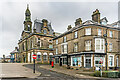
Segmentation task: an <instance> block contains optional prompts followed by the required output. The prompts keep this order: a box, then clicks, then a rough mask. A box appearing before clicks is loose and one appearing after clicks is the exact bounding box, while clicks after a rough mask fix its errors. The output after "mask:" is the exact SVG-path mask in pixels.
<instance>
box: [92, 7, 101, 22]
mask: <svg viewBox="0 0 120 80" xmlns="http://www.w3.org/2000/svg"><path fill="white" fill-rule="evenodd" d="M92 20H93V21H95V22H98V23H100V13H99V10H98V9H96V10H95V11H94V12H93V14H92Z"/></svg>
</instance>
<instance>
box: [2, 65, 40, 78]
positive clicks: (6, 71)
mask: <svg viewBox="0 0 120 80" xmlns="http://www.w3.org/2000/svg"><path fill="white" fill-rule="evenodd" d="M25 64H26V63H0V65H1V66H2V67H1V68H0V71H1V75H0V78H36V77H37V76H40V75H41V73H40V72H38V71H36V73H33V70H32V69H30V68H27V67H24V66H23V65H25Z"/></svg>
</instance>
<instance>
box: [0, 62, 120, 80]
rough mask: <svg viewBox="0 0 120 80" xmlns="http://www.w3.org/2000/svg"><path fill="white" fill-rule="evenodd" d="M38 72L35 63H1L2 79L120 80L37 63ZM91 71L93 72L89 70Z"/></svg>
mask: <svg viewBox="0 0 120 80" xmlns="http://www.w3.org/2000/svg"><path fill="white" fill-rule="evenodd" d="M35 68H36V73H33V64H27V63H1V65H0V70H1V71H0V72H1V78H2V80H120V79H119V78H115V79H114V78H111V79H110V78H101V77H92V76H89V75H83V74H80V72H82V73H86V72H83V71H82V70H74V69H66V68H65V67H60V66H55V67H54V68H51V66H50V65H41V64H36V66H35ZM88 73H91V72H87V74H88Z"/></svg>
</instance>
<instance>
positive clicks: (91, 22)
mask: <svg viewBox="0 0 120 80" xmlns="http://www.w3.org/2000/svg"><path fill="white" fill-rule="evenodd" d="M104 19H105V17H104ZM106 20H107V19H106ZM118 23H120V21H117V22H116V23H112V24H107V25H106V26H105V25H102V24H100V23H98V22H95V21H93V20H87V21H85V22H83V23H82V24H80V25H77V26H75V27H73V28H71V29H70V30H67V31H65V32H64V33H63V34H61V35H60V36H57V37H55V38H54V39H53V40H55V39H57V38H59V37H62V36H64V35H66V34H69V33H72V31H74V30H77V29H79V28H81V27H84V26H90V25H92V26H100V27H106V28H110V29H116V30H120V27H114V26H113V24H114V25H115V24H118Z"/></svg>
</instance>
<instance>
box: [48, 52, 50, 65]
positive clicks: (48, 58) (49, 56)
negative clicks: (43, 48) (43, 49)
mask: <svg viewBox="0 0 120 80" xmlns="http://www.w3.org/2000/svg"><path fill="white" fill-rule="evenodd" d="M47 56H48V57H47V58H48V63H49V62H50V61H49V57H50V56H49V52H47Z"/></svg>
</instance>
